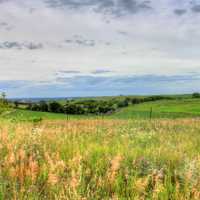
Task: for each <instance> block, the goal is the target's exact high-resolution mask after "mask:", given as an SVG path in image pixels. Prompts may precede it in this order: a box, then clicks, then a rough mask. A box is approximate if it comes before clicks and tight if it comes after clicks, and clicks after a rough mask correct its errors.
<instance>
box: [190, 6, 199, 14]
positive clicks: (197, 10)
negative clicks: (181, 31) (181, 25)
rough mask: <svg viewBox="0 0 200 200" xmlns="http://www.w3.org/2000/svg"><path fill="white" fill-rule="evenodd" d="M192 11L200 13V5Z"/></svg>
mask: <svg viewBox="0 0 200 200" xmlns="http://www.w3.org/2000/svg"><path fill="white" fill-rule="evenodd" d="M192 11H193V12H195V13H199V12H200V5H194V6H193V7H192Z"/></svg>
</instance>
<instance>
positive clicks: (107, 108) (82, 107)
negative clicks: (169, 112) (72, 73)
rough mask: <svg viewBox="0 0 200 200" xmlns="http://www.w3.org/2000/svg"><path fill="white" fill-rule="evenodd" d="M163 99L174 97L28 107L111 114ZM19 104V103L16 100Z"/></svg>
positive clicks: (39, 109)
mask: <svg viewBox="0 0 200 200" xmlns="http://www.w3.org/2000/svg"><path fill="white" fill-rule="evenodd" d="M162 99H172V97H167V96H149V97H140V98H139V97H137V98H136V97H134V98H133V97H126V98H124V99H117V98H113V99H109V100H67V101H66V103H64V104H61V103H59V102H57V101H52V102H46V101H40V102H38V103H28V104H27V107H26V109H28V110H32V111H41V112H52V113H65V114H72V115H73V114H74V115H75V114H76V115H83V114H96V115H99V114H111V113H113V112H115V111H117V110H119V109H120V108H123V107H127V106H129V105H131V104H132V105H134V104H140V103H144V102H149V101H157V100H162ZM15 105H16V106H18V103H17V102H15Z"/></svg>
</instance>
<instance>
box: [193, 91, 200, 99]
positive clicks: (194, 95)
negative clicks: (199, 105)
mask: <svg viewBox="0 0 200 200" xmlns="http://www.w3.org/2000/svg"><path fill="white" fill-rule="evenodd" d="M192 97H193V98H200V93H198V92H195V93H193V94H192Z"/></svg>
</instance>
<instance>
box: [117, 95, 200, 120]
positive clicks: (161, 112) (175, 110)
mask: <svg viewBox="0 0 200 200" xmlns="http://www.w3.org/2000/svg"><path fill="white" fill-rule="evenodd" d="M151 109H152V114H150V113H151ZM150 115H151V116H152V118H185V117H186V118H188V117H200V99H190V98H185V99H184V98H183V99H176V100H160V101H154V102H146V103H142V104H138V105H132V106H129V107H127V108H124V109H122V110H120V111H119V112H117V113H115V114H114V115H113V117H114V118H144V119H147V118H150Z"/></svg>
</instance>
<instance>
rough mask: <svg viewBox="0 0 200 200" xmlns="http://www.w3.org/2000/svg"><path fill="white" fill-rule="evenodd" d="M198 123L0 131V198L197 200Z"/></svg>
mask: <svg viewBox="0 0 200 200" xmlns="http://www.w3.org/2000/svg"><path fill="white" fill-rule="evenodd" d="M199 123H200V120H199V119H184V120H183V119H182V120H155V121H145V120H144V121H137V120H130V121H123V120H69V121H62V120H60V121H56V120H55V121H43V122H41V123H37V124H33V123H12V122H8V121H2V122H1V124H0V159H1V165H0V199H18V200H20V199H34V200H35V199H70V200H73V199H74V200H78V199H81V200H82V199H85V200H86V199H88V200H90V199H91V200H93V199H166V200H168V199H177V200H180V199H200V126H199Z"/></svg>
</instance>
